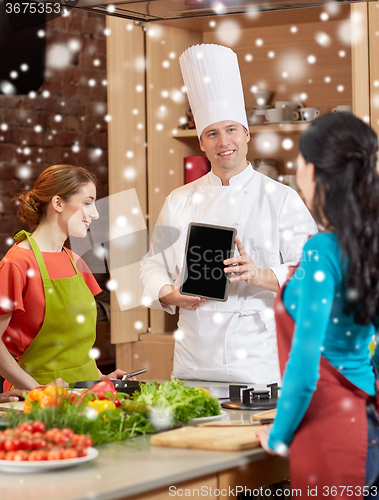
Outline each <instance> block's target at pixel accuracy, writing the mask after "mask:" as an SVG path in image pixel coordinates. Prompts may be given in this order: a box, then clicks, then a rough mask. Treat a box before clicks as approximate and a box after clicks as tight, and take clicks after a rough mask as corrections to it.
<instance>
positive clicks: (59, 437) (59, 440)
mask: <svg viewBox="0 0 379 500" xmlns="http://www.w3.org/2000/svg"><path fill="white" fill-rule="evenodd" d="M67 441H68V437H67V436H65V435H64V434H63V432H57V433H56V434H55V436H54V438H53V442H54V443H55V444H64V443H67Z"/></svg>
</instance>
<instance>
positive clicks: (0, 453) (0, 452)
mask: <svg viewBox="0 0 379 500" xmlns="http://www.w3.org/2000/svg"><path fill="white" fill-rule="evenodd" d="M5 455H6V453H5V451H3V450H2V451H0V460H4V458H5Z"/></svg>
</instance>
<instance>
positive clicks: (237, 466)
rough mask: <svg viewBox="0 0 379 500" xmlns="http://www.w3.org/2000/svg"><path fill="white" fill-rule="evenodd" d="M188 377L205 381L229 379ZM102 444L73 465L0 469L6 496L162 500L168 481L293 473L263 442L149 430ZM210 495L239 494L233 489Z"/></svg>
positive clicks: (230, 414) (235, 414)
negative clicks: (220, 445)
mask: <svg viewBox="0 0 379 500" xmlns="http://www.w3.org/2000/svg"><path fill="white" fill-rule="evenodd" d="M186 383H188V385H193V386H201V387H215V386H217V387H223V386H225V385H227V384H215V383H210V382H208V383H207V382H198V381H196V382H188V381H186ZM252 414H253V412H250V411H236V410H233V411H232V410H227V411H226V415H225V416H224V417H223V418H224V419H226V420H247V421H250V418H251V415H252ZM98 449H99V451H100V455H99V457H98V458H96V459H95V460H93V461H90V462H87V463H84V464H82V465H80V466H78V467H75V468H71V469H62V470H57V471H51V472H47V473H38V474H12V473H0V485H1V486H0V498H1V500H42V499H43V500H50V499H51V500H79V499H83V500H84V499H95V498H96V499H98V500H113V499H114V500H116V499H124V498H126V497H127V498H130V499H132V498H136V499H137V498H138V499H141V500H142V499H146V500H147V499H148V500H155V499H157V500H158V499H161V500H163V499H165V498H172V497H173V496H176V495H175V490H174V489H172V490H171V494H169V486H174V485H175V486H176V487H177V488H181V489H183V490H184V489H186V488H198V489H200V488H201V487H202V486H203V487H207V488H212V490H214V489H215V488H221V487H223V488H225V486H226V487H227V486H231V487H234V488H235V487H236V486H241V487H242V486H248V487H250V488H256V487H259V486H265V485H267V484H272V483H273V482H277V481H280V480H281V479H283V478H285V477H288V470H287V461H286V460H283V459H281V458H277V457H268V456H267V455H266V453H265V452H263V450H262V449H261V448H257V449H252V450H246V451H239V452H227V451H223V452H220V451H203V450H187V449H179V448H163V447H154V446H150V436H146V437H143V436H139V437H137V438H134V439H131V440H126V441H123V442H117V443H116V442H114V443H109V444H103V445H100V446H98ZM233 485H234V486H233ZM207 492H208V493H210V490H209V489H208V490H207ZM225 492H226V490H225ZM178 493H179V491H178ZM232 493H233V494H234V493H235V491H234V492H232ZM178 496H179V494H178ZM183 496H185V495H184V493H183ZM207 496H208V498H236V496H233V495H230V496H229V494H228V495H223V496H221V497H219V496H217V495H216V496H214V495H213V496H212V495H210V494H209V495H207ZM192 498H194V497H193V496H192Z"/></svg>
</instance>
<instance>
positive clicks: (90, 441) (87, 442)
mask: <svg viewBox="0 0 379 500" xmlns="http://www.w3.org/2000/svg"><path fill="white" fill-rule="evenodd" d="M84 446H85V447H86V448H89V447H90V446H92V438H91V437H90V436H87V435H86V439H85V441H84Z"/></svg>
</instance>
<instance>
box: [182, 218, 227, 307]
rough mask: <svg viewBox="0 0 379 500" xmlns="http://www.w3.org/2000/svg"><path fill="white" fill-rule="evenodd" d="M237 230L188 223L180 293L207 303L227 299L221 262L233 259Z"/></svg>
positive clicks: (225, 282) (225, 280)
mask: <svg viewBox="0 0 379 500" xmlns="http://www.w3.org/2000/svg"><path fill="white" fill-rule="evenodd" d="M235 234H236V230H235V229H234V228H230V227H223V226H213V225H209V224H198V223H191V224H190V225H189V227H188V235H187V245H186V254H185V259H184V267H183V282H182V286H181V288H180V292H181V293H182V294H183V295H195V296H196V297H202V298H206V299H210V300H220V301H225V300H227V298H228V288H229V287H228V285H229V281H228V279H227V276H226V274H225V272H224V268H225V265H224V264H223V261H224V260H225V259H228V258H229V257H231V256H233V253H232V252H233V250H234V239H235Z"/></svg>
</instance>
